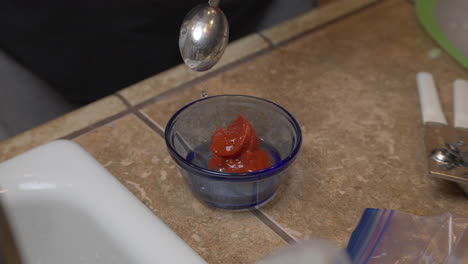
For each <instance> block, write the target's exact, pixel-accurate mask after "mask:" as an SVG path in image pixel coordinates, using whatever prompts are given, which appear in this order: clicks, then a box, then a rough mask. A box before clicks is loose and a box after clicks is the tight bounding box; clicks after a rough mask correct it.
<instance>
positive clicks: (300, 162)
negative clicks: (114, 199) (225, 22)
mask: <svg viewBox="0 0 468 264" xmlns="http://www.w3.org/2000/svg"><path fill="white" fill-rule="evenodd" d="M434 49H437V46H436V44H435V43H434V42H433V41H432V40H431V39H430V38H429V37H428V36H427V35H426V34H425V32H424V31H423V30H422V28H421V27H420V26H419V24H418V22H417V20H416V17H415V12H414V7H413V6H412V4H411V3H410V1H405V0H381V1H378V0H341V1H335V2H333V3H331V4H329V5H327V6H324V7H322V8H320V9H318V10H314V11H312V12H309V13H306V14H304V15H303V16H300V17H298V18H295V19H293V20H290V21H288V22H286V23H284V24H281V25H278V26H276V27H273V28H271V29H268V30H265V31H263V32H259V33H256V34H253V35H250V36H247V37H245V38H243V39H241V40H239V41H236V42H234V43H232V44H231V45H230V46H229V47H228V49H227V51H226V54H225V56H224V57H223V59H222V61H221V62H220V63H219V65H217V66H216V68H215V69H213V70H211V71H209V72H206V73H201V74H200V73H195V72H191V71H189V70H187V68H186V67H185V66H183V65H180V66H177V67H174V68H172V69H169V70H168V71H166V72H163V73H161V74H158V75H156V76H154V77H151V78H149V79H147V80H144V81H142V82H140V83H137V84H135V85H133V86H131V87H129V88H127V89H124V90H122V91H120V92H118V93H117V94H115V95H111V96H109V97H107V98H104V99H102V100H100V101H97V102H95V103H93V104H91V105H88V106H86V107H84V108H81V109H79V110H77V111H75V112H72V113H70V114H67V115H65V116H63V117H61V118H59V119H56V120H54V121H51V122H49V123H46V124H44V125H42V126H40V127H37V128H34V129H32V130H30V131H27V132H25V133H23V134H21V135H18V136H16V137H14V138H12V139H10V140H7V141H4V142H0V161H1V160H6V159H8V158H11V157H13V156H15V155H16V154H19V153H21V152H23V151H25V150H28V149H30V148H32V147H35V146H37V145H40V144H43V143H46V142H48V141H50V140H53V139H57V138H68V139H72V140H74V141H76V142H78V143H79V144H80V145H82V146H83V147H84V148H85V149H86V150H88V151H89V152H90V153H91V154H92V155H94V157H95V158H96V159H97V160H99V161H100V162H101V163H102V164H103V165H104V166H105V167H106V168H107V169H108V170H110V171H111V173H112V174H113V175H115V177H117V178H118V179H119V180H120V181H121V182H122V183H123V184H124V185H125V186H126V187H127V188H129V189H130V190H131V191H132V192H133V193H134V194H135V195H136V196H137V197H138V198H139V199H140V200H141V201H142V202H143V203H144V204H145V205H146V206H147V207H148V208H150V209H151V210H152V211H153V212H154V213H155V214H156V215H158V216H159V217H160V218H161V219H162V220H163V221H164V222H165V223H166V224H168V225H169V226H170V227H171V228H172V229H173V230H174V231H175V232H177V234H178V235H179V236H181V237H182V238H183V239H184V240H185V241H186V242H187V243H188V244H189V245H190V246H191V247H193V248H194V249H195V250H196V251H197V252H198V253H199V254H200V255H201V256H202V257H204V258H205V259H206V260H207V261H208V262H210V263H252V262H255V261H257V260H258V259H260V258H262V257H263V256H265V255H268V254H270V253H271V252H273V251H274V250H275V249H277V248H279V247H282V246H285V245H287V244H288V243H294V241H295V240H299V239H306V238H309V237H321V238H326V239H329V240H331V241H332V242H334V243H336V244H337V245H340V246H345V245H346V243H347V239H348V238H349V236H350V233H351V231H352V230H353V228H354V227H355V225H356V224H357V221H358V219H359V217H360V215H361V213H362V211H363V209H364V208H366V207H377V208H391V209H396V210H402V211H406V212H409V213H413V214H418V215H432V214H439V213H442V212H445V211H451V212H454V213H459V214H464V215H468V207H466V197H465V195H464V194H463V193H462V192H461V191H460V190H459V189H458V188H457V187H456V186H454V185H452V184H450V183H447V182H441V181H436V180H430V179H428V178H426V177H425V170H426V168H425V153H424V145H423V127H422V124H421V117H420V116H421V114H420V111H419V101H418V94H417V89H416V85H415V84H416V82H415V74H416V73H417V72H418V71H429V72H432V73H433V74H434V76H435V78H436V80H437V82H438V87H439V89H440V96H441V100H442V105H443V108H444V110H445V112H446V113H447V114H448V118H449V120H451V96H452V94H451V83H452V81H453V80H454V79H456V78H466V79H468V72H467V71H466V70H465V69H464V68H462V67H461V66H460V65H458V64H457V63H456V62H455V61H454V60H453V59H452V58H450V57H449V56H448V55H446V54H445V53H444V52H442V53H440V55H438V56H431V54H438V53H437V52H434ZM202 92H206V93H208V94H209V95H215V94H233V93H235V94H248V95H254V96H258V97H263V98H266V99H269V100H272V101H275V102H277V103H279V104H280V105H282V106H284V107H285V108H286V109H288V110H289V111H290V112H291V113H292V114H293V115H294V116H295V117H296V118H297V119H298V121H299V123H300V124H301V126H302V130H303V137H304V138H303V140H304V142H303V148H302V150H301V153H300V154H299V156H298V158H297V160H296V162H295V164H294V165H293V166H292V167H291V170H289V179H288V181H287V182H286V184H284V186H283V187H282V188H281V190H280V194H279V195H278V196H276V197H275V199H274V200H273V201H271V202H270V203H269V204H268V205H266V206H265V207H263V208H262V209H260V210H253V211H247V212H242V213H231V212H228V211H221V210H216V209H212V208H208V207H206V206H204V205H203V204H201V203H200V202H198V201H197V200H195V198H194V197H193V196H192V195H191V193H190V191H189V190H188V188H187V187H186V186H185V185H184V183H183V179H182V178H181V176H180V174H179V173H178V172H177V169H176V167H175V164H174V163H173V162H172V160H171V159H170V157H169V155H168V153H167V151H166V147H165V144H164V140H163V138H162V136H161V135H162V133H163V129H164V126H165V124H166V122H167V121H168V119H169V117H170V116H171V115H172V114H173V113H174V112H175V111H176V110H177V109H178V108H180V107H181V106H183V105H185V104H187V103H189V102H191V101H193V100H195V99H198V98H200V97H201V94H202Z"/></svg>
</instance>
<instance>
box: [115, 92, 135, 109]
mask: <svg viewBox="0 0 468 264" xmlns="http://www.w3.org/2000/svg"><path fill="white" fill-rule="evenodd" d="M114 95H115V96H116V97H117V98H119V99H120V101H122V103H123V104H124V105H126V106H127V108H132V104H130V102H129V101H128V100H127V99H125V97H123V95H121V94H120V93H118V92H117V93H114Z"/></svg>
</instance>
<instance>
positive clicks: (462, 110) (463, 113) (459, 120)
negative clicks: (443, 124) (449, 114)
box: [453, 79, 468, 128]
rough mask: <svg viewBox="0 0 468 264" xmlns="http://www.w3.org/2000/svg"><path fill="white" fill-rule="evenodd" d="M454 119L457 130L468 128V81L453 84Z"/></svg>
mask: <svg viewBox="0 0 468 264" xmlns="http://www.w3.org/2000/svg"><path fill="white" fill-rule="evenodd" d="M453 119H454V120H455V121H454V126H455V127H457V128H468V81H465V80H461V79H458V80H455V82H453Z"/></svg>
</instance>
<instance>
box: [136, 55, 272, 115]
mask: <svg viewBox="0 0 468 264" xmlns="http://www.w3.org/2000/svg"><path fill="white" fill-rule="evenodd" d="M272 49H273V48H272V47H266V48H264V49H262V50H259V51H257V52H254V53H252V54H249V55H247V56H245V57H243V58H241V59H238V60H236V61H234V62H231V63H229V64H226V65H224V66H222V67H220V68H219V69H216V70H213V71H211V72H209V73H207V74H205V75H203V76H200V77H198V78H195V79H193V80H190V81H188V82H186V83H183V84H181V85H179V86H177V87H175V88H172V89H170V90H168V91H166V92H163V93H161V94H158V95H156V96H154V97H152V98H149V99H147V100H145V101H143V102H141V103H139V104H137V105H135V106H134V108H135V109H141V108H144V107H146V106H148V105H150V104H153V103H155V102H157V101H159V100H162V99H164V98H166V97H169V96H171V95H173V94H176V93H178V92H180V91H183V90H186V89H188V88H191V87H193V86H195V85H197V84H199V83H201V82H204V81H206V80H208V79H210V78H212V77H214V76H216V75H218V74H221V73H223V72H226V71H228V70H230V69H233V68H236V67H237V66H239V65H242V64H244V63H247V62H249V61H251V60H253V59H254V58H256V57H259V56H261V55H263V54H266V53H267V52H269V51H271V50H272Z"/></svg>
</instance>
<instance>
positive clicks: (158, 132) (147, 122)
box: [133, 110, 164, 138]
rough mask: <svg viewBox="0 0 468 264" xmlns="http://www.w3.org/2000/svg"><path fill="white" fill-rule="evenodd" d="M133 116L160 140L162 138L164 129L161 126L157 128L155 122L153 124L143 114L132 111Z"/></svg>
mask: <svg viewBox="0 0 468 264" xmlns="http://www.w3.org/2000/svg"><path fill="white" fill-rule="evenodd" d="M133 114H135V115H136V116H137V117H138V118H140V119H141V121H143V122H144V123H145V124H146V125H147V126H148V127H149V128H151V130H153V131H154V132H156V133H157V134H158V135H160V136H161V137H162V138H164V129H163V128H162V127H161V126H159V125H158V124H157V123H156V122H154V121H153V120H152V119H151V118H150V117H148V116H147V115H146V114H145V113H142V112H140V111H138V110H135V111H133Z"/></svg>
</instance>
